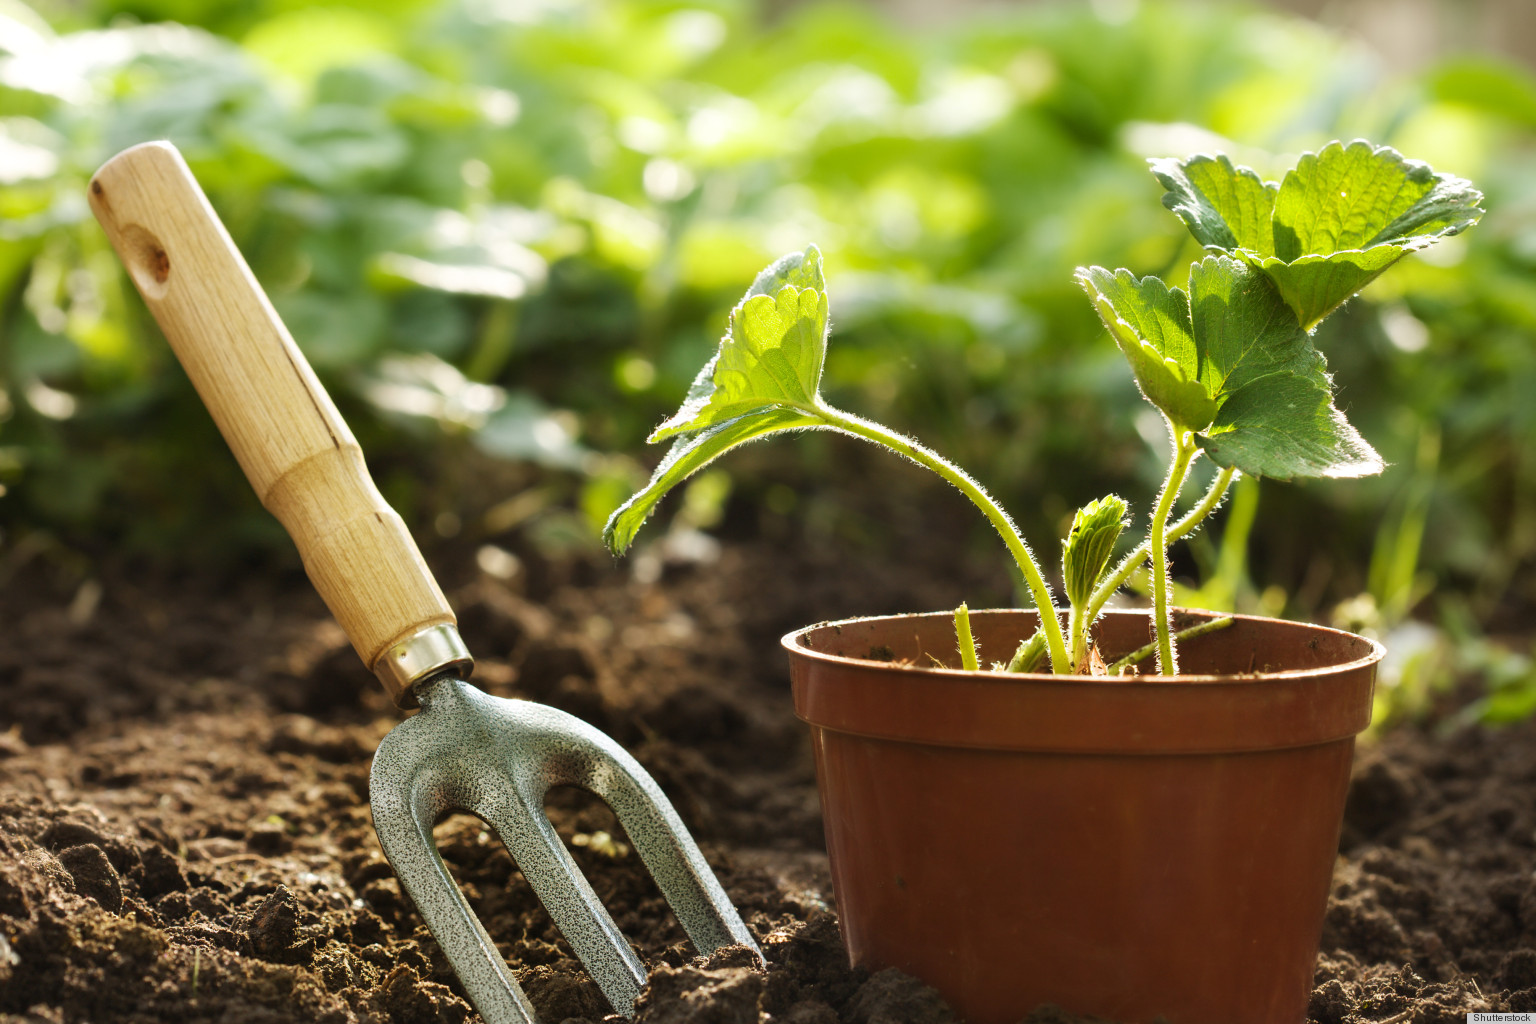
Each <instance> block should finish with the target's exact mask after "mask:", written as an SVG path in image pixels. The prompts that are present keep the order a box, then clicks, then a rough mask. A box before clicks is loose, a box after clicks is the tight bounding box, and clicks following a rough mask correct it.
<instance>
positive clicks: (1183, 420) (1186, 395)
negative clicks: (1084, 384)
mask: <svg viewBox="0 0 1536 1024" xmlns="http://www.w3.org/2000/svg"><path fill="white" fill-rule="evenodd" d="M1077 280H1078V283H1079V284H1081V285H1082V286H1083V288H1084V289H1085V290H1086V291H1087V292H1088V297H1089V298H1090V299H1092V300H1093V304H1094V308H1096V309H1097V310H1098V312H1099V316H1100V317H1101V318H1102V319H1103V321H1104V325H1105V326H1106V327H1108V328H1109V333H1110V336H1111V337H1113V338H1114V339H1115V344H1116V345H1118V346H1120V351H1121V352H1123V353H1125V358H1126V359H1127V360H1129V361H1130V364H1131V372H1132V373H1133V374H1135V376H1136V383H1137V384H1138V385H1140V387H1141V393H1142V394H1143V395H1145V396H1146V398H1147V401H1149V402H1151V403H1152V404H1153V405H1155V406H1157V408H1158V409H1160V410H1162V412H1163V414H1164V415H1166V416H1167V417H1168V418H1169V420H1171V421H1172V422H1173V423H1174V424H1176V425H1178V426H1179V427H1182V428H1183V429H1185V430H1202V429H1204V428H1205V426H1206V425H1207V424H1209V423H1210V422H1211V420H1212V418H1214V417H1215V415H1216V403H1215V401H1213V399H1212V396H1211V394H1210V393H1209V391H1208V390H1207V389H1206V388H1205V387H1204V386H1203V385H1202V384H1201V383H1200V382H1199V381H1198V380H1197V379H1196V377H1197V375H1198V373H1199V368H1200V365H1199V355H1198V353H1197V351H1196V349H1195V338H1194V335H1193V333H1192V331H1191V328H1190V322H1189V297H1188V296H1187V295H1186V294H1185V293H1184V292H1182V291H1180V290H1179V289H1177V288H1169V287H1168V286H1167V285H1165V284H1163V282H1162V281H1160V280H1158V279H1157V278H1155V277H1145V278H1142V279H1140V280H1137V279H1136V277H1135V276H1133V275H1132V274H1131V272H1130V271H1129V270H1117V271H1109V270H1105V269H1104V268H1103V267H1088V268H1086V269H1083V268H1079V270H1078V272H1077Z"/></svg>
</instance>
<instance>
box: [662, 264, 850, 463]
mask: <svg viewBox="0 0 1536 1024" xmlns="http://www.w3.org/2000/svg"><path fill="white" fill-rule="evenodd" d="M826 353H827V289H826V282H825V280H824V279H823V277H822V271H821V253H820V251H818V250H817V248H816V247H815V246H811V247H810V248H808V249H806V250H805V252H804V253H791V254H790V255H788V256H785V257H783V258H782V259H780V260H778V261H777V262H775V263H774V264H773V265H772V266H770V267H768V269H766V270H764V271H763V272H762V273H761V274H759V275H758V277H757V280H755V281H754V282H753V283H752V287H751V288H749V289H748V290H747V294H746V295H745V296H744V297H743V298H742V300H741V303H740V304H739V305H737V307H736V308H735V309H733V310H731V319H730V328H729V330H728V331H727V333H726V336H725V337H724V338H722V339H720V349H719V351H718V352H717V353H716V355H715V358H714V359H712V360H711V361H710V362H709V364H708V365H706V366H705V367H704V369H703V370H701V371H700V372H699V375H698V377H696V378H695V379H694V382H693V385H692V386H691V387H690V388H689V389H688V396H687V398H686V399H684V401H683V405H682V408H680V409H679V410H678V411H677V414H676V415H674V416H672V417H671V418H670V419H668V420H667V421H666V422H664V423H663V424H662V425H661V426H659V427H657V428H656V430H655V431H654V432H652V434H651V436H650V440H651V441H653V442H654V441H661V440H664V439H666V438H669V437H674V436H677V435H681V434H687V433H691V432H693V431H696V430H702V429H704V428H706V427H709V426H712V425H714V424H716V423H722V422H724V421H726V420H730V419H735V418H737V417H739V416H745V415H748V414H749V413H753V412H756V411H758V410H762V409H768V408H789V409H801V410H805V411H811V410H814V409H815V408H816V406H817V403H818V402H819V400H820V399H819V396H818V394H817V391H818V388H819V387H820V386H821V371H822V363H823V361H824V360H825V358H826Z"/></svg>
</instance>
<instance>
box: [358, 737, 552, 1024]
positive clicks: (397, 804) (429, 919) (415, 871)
mask: <svg viewBox="0 0 1536 1024" xmlns="http://www.w3.org/2000/svg"><path fill="white" fill-rule="evenodd" d="M406 724H408V723H406ZM395 736H396V733H391V734H390V735H389V736H386V737H385V739H384V742H383V743H382V744H380V746H379V751H378V754H377V755H376V757H375V762H374V763H375V770H374V772H373V777H372V779H371V781H370V787H369V788H370V790H371V792H370V799H371V802H372V804H373V823H374V828H375V830H376V831H377V832H378V835H379V845H380V846H382V847H383V848H384V856H385V857H386V858H388V860H389V863H390V866H391V867H393V868H394V869H395V874H396V876H398V877H399V879H400V882H401V884H402V885H403V886H404V887H405V891H406V893H407V894H408V895H409V896H410V898H411V900H412V901H413V902H414V903H415V904H416V909H417V911H418V912H419V913H420V914H421V917H422V920H423V921H425V922H426V925H427V928H428V929H429V930H430V931H431V932H432V936H433V938H435V939H436V940H437V944H438V946H439V948H441V949H442V951H443V953H444V954H445V955H446V956H447V957H448V962H449V963H450V964H452V966H453V969H454V972H455V973H456V974H458V976H459V981H460V982H462V983H463V985H464V991H465V993H466V994H467V995H468V996H469V1001H470V1003H472V1004H473V1005H474V1007H475V1009H476V1010H478V1011H479V1012H480V1016H481V1017H483V1018H484V1019H485V1021H486V1022H487V1024H538V1015H537V1014H536V1013H535V1012H534V1009H533V1005H532V1004H531V1003H529V1002H528V997H527V996H526V995H524V994H523V990H522V988H521V986H519V985H518V983H517V981H516V980H515V979H514V978H513V977H512V975H511V972H509V971H508V970H507V965H506V961H505V960H503V959H502V957H501V953H500V951H499V950H497V948H496V943H495V942H494V941H492V939H491V937H490V935H488V934H487V933H486V930H485V928H484V926H483V925H481V924H480V919H479V918H478V917H477V916H476V915H475V912H474V910H472V909H471V908H470V906H469V902H468V901H467V900H465V899H464V894H463V893H462V892H460V891H459V887H458V885H457V883H455V882H454V880H453V876H452V875H450V874H449V873H448V866H447V865H446V864H444V863H443V858H442V855H441V854H440V853H438V850H437V843H436V841H435V840H434V839H433V837H432V823H433V822H434V821H435V820H436V818H437V816H438V814H440V813H441V812H442V811H443V810H444V809H446V808H445V804H446V803H447V802H448V801H447V800H445V798H444V794H443V793H442V788H443V787H442V786H441V784H440V780H439V779H437V778H435V776H436V775H437V773H435V772H431V771H426V770H421V766H416V765H410V764H409V763H408V762H406V761H404V760H401V759H398V758H391V756H390V754H391V751H390V750H389V749H388V748H389V745H390V740H392V739H394V738H395ZM381 765H383V766H384V770H382V771H381V770H380V766H381ZM397 768H404V769H405V770H404V771H403V772H402V771H398V770H395V769H397Z"/></svg>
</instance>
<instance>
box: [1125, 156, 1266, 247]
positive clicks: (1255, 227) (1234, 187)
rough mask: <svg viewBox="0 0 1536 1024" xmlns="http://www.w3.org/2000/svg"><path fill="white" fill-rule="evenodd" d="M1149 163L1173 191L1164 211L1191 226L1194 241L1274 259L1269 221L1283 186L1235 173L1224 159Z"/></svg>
mask: <svg viewBox="0 0 1536 1024" xmlns="http://www.w3.org/2000/svg"><path fill="white" fill-rule="evenodd" d="M1150 163H1151V166H1152V176H1153V177H1154V178H1156V179H1157V180H1158V181H1159V182H1160V183H1161V184H1162V186H1163V187H1164V188H1166V189H1167V190H1168V191H1167V193H1165V194H1164V196H1163V205H1164V206H1166V207H1168V209H1170V210H1172V211H1173V212H1174V214H1175V215H1176V216H1177V217H1178V218H1179V219H1180V220H1182V221H1183V222H1184V223H1185V225H1187V226H1188V228H1189V233H1190V234H1192V235H1194V236H1195V241H1197V242H1199V243H1200V244H1201V245H1206V246H1211V247H1213V248H1217V249H1225V250H1229V251H1230V250H1235V249H1249V250H1252V251H1253V252H1256V253H1259V254H1261V255H1272V254H1273V253H1274V251H1275V249H1274V240H1273V234H1272V233H1271V230H1270V220H1271V218H1272V217H1273V214H1274V210H1275V193H1276V192H1277V191H1278V190H1279V186H1278V185H1275V184H1273V183H1268V182H1265V181H1263V180H1262V179H1261V178H1260V177H1259V176H1258V175H1257V174H1255V173H1254V172H1253V171H1251V170H1249V169H1248V168H1246V167H1234V166H1233V164H1232V161H1231V160H1229V159H1227V157H1226V155H1225V154H1217V155H1216V156H1205V155H1203V154H1202V155H1199V156H1192V157H1190V158H1189V159H1188V160H1170V159H1165V160H1152V161H1150Z"/></svg>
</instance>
